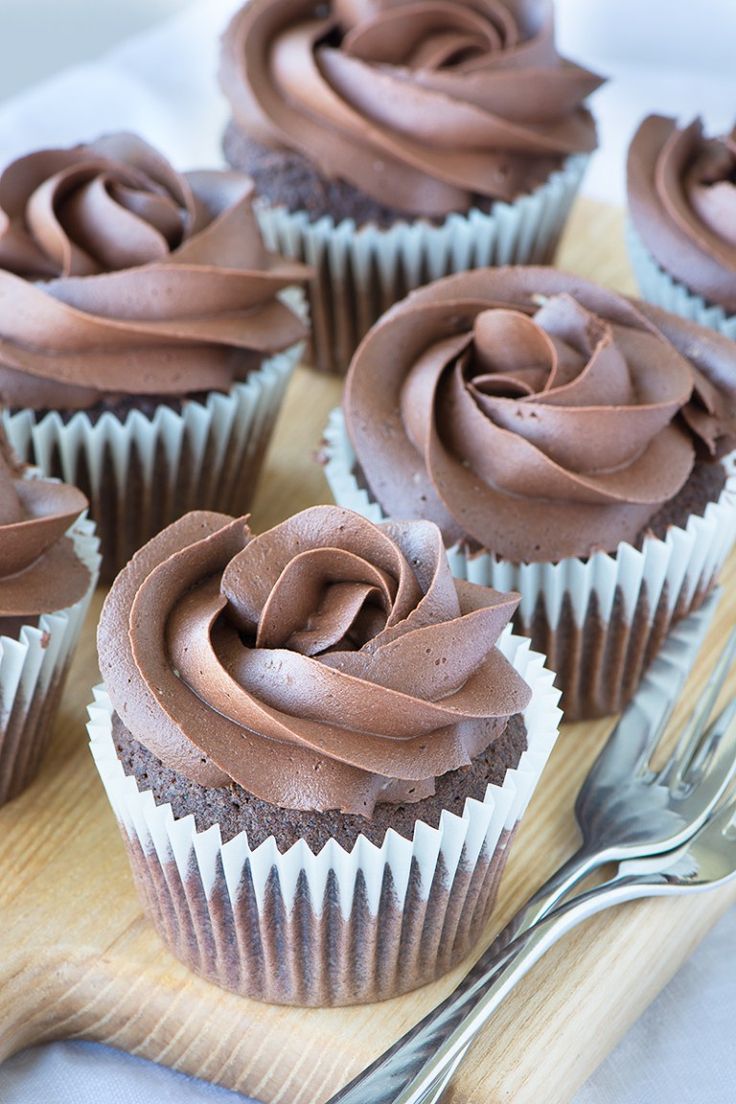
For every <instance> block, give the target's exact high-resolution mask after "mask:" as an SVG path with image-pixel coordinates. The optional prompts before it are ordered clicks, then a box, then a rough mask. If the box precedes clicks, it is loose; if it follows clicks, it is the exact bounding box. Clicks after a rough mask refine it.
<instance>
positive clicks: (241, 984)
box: [89, 506, 559, 1005]
mask: <svg viewBox="0 0 736 1104" xmlns="http://www.w3.org/2000/svg"><path fill="white" fill-rule="evenodd" d="M517 599H518V596H516V595H509V594H500V593H498V592H496V591H493V590H490V589H487V588H484V587H479V586H475V585H473V584H470V583H467V582H461V581H457V580H455V579H453V577H452V574H451V572H450V568H449V565H448V562H447V558H446V555H445V551H444V548H443V545H442V537H441V534H440V532H439V530H438V529H437V528H436V526H434V525H432V524H431V523H429V522H418V521H415V522H407V523H403V522H397V523H394V522H386V523H383V524H381V525H379V526H375V525H373V524H372V523H370V522H368V521H366V520H365V519H364V518H362V517H360V516H359V515H357V514H354V513H353V512H352V511H349V510H343V509H340V508H338V507H334V506H319V507H315V508H313V509H310V510H306V511H304V512H303V513H301V514H298V515H296V516H295V517H293V518H291V519H289V520H288V521H286V522H284V523H283V524H281V525H278V526H277V527H276V528H274V529H272V530H270V531H269V532H267V533H264V534H263V535H261V536H257V537H254V536H253V535H252V534H251V533H250V532H249V530H248V528H247V525H246V524H245V522H244V520H243V519H242V518H241V519H234V518H231V517H228V516H225V515H221V514H212V513H192V514H189V515H187V516H186V517H184V518H182V519H181V520H180V521H178V522H176V523H174V524H173V525H172V526H170V527H169V528H168V529H166V530H165V531H164V532H163V533H161V534H159V535H158V536H157V537H155V538H154V539H153V540H152V541H151V542H150V543H149V544H147V545H146V546H145V547H144V548H143V549H141V551H140V552H138V554H137V555H136V556H135V557H134V558H133V560H132V561H131V563H130V564H129V565H128V566H127V567H126V568H125V569H124V571H123V572H122V573H121V574H120V576H119V577H118V579H117V580H116V581H115V583H114V584H113V587H112V590H111V591H110V594H109V596H108V599H107V602H106V604H105V607H104V610H103V613H102V619H101V622H100V628H99V634H98V645H99V653H100V662H101V669H102V674H103V677H104V679H105V686H104V687H101V688H99V690H98V691H97V692H96V698H97V701H96V704H95V705H94V706H92V707H91V708H90V717H91V720H90V724H89V731H90V735H91V743H92V751H93V754H94V757H95V760H96V762H97V766H98V769H99V771H100V774H101V776H102V779H103V782H104V784H105V787H106V790H107V793H108V797H109V798H110V801H111V804H112V806H113V809H114V811H115V814H116V816H117V818H118V820H119V822H120V826H121V829H122V833H123V839H124V841H125V843H126V847H127V849H128V853H129V858H130V861H131V864H132V867H133V871H134V874H135V877H136V881H137V884H138V888H139V890H140V893H141V896H142V898H143V901H144V903H145V905H146V908H147V911H148V913H149V915H150V916H151V918H152V920H153V922H154V923H155V925H156V927H157V928H158V931H159V933H160V934H161V936H162V938H163V939H164V940H165V942H166V943H167V944H168V945H169V947H170V948H171V949H172V951H173V952H174V954H176V955H177V956H178V957H179V958H181V959H182V960H183V961H184V962H185V963H186V964H187V965H188V966H189V967H191V968H192V969H193V970H195V971H196V972H197V973H199V974H201V975H202V976H204V977H206V978H208V979H209V980H211V981H214V982H215V983H217V984H219V985H222V986H224V987H226V988H228V989H233V990H235V991H236V992H239V993H242V994H244V995H247V996H250V997H255V998H257V999H260V1000H266V1001H271V1002H276V1003H287V1004H304V1005H336V1004H350V1003H356V1002H365V1001H372V1000H380V999H383V998H386V997H390V996H394V995H396V994H398V993H401V992H404V991H407V990H409V989H412V988H414V987H416V986H419V985H422V984H424V983H425V982H428V981H430V980H431V979H432V978H435V977H437V976H438V975H440V974H441V973H443V972H444V971H446V970H448V969H450V967H451V966H453V965H454V964H455V963H457V962H459V961H460V960H461V959H462V958H463V957H464V956H465V955H466V954H467V953H468V952H469V951H470V949H471V948H472V946H473V944H474V943H475V942H476V940H477V939H478V938H479V936H480V934H481V932H482V930H483V928H484V926H485V923H486V921H487V919H488V917H489V915H490V913H491V911H492V909H493V903H494V899H495V895H496V890H497V887H498V881H499V879H500V876H501V872H502V870H503V866H504V863H505V861H506V857H507V854H508V850H509V845H510V842H511V838H512V836H513V834H514V831H515V829H516V826H517V824H518V822H519V819H520V818H521V816H522V814H523V812H524V810H525V809H526V806H527V803H528V801H529V799H530V796H531V794H532V791H533V790H534V787H535V786H536V783H537V781H538V779H539V776H540V773H541V771H542V768H543V766H544V764H545V762H546V759H547V756H548V754H549V752H550V750H551V748H552V745H553V743H554V740H555V737H556V729H557V723H558V719H559V710H558V709H557V708H556V702H557V698H558V696H559V695H558V693H557V692H556V691H555V690H554V689H553V687H552V682H553V678H554V676H553V675H552V673H551V672H549V671H546V670H545V669H544V667H543V657H541V656H539V655H536V654H535V653H534V652H531V651H530V649H529V643H528V641H526V640H522V639H521V638H520V637H516V636H513V635H512V634H511V633H510V632H509V631H508V630H507V629H506V625H507V622H508V620H509V618H510V616H511V614H512V612H513V609H514V607H515V605H516V602H517Z"/></svg>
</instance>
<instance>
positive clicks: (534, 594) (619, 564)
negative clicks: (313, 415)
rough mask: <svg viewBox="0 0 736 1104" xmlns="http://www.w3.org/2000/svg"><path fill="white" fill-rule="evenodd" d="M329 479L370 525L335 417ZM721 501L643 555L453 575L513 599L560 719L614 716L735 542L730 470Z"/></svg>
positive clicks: (372, 512) (376, 516) (495, 563)
mask: <svg viewBox="0 0 736 1104" xmlns="http://www.w3.org/2000/svg"><path fill="white" fill-rule="evenodd" d="M323 457H324V461H325V475H326V477H327V481H328V483H329V485H330V489H331V491H332V494H333V497H334V499H335V501H336V502H337V503H338V505H340V506H346V507H349V508H350V509H352V510H355V511H356V512H357V513H360V514H363V515H364V516H365V517H367V518H369V519H370V520H371V521H374V522H378V521H385V520H386V518H385V515H384V513H383V511H382V510H381V507H380V506H379V505H378V503H377V502H375V501H374V500H373V499H372V498H371V497H370V494H369V493H368V491H367V490H366V489H365V488H364V487H362V486H360V484H359V483H358V480H357V478H356V473H355V463H356V461H355V453H354V451H353V447H352V444H351V442H350V438H349V436H348V433H347V430H346V426H345V419H344V416H343V413H342V411H341V410H334V411H333V412H332V414H331V415H330V419H329V422H328V425H327V428H326V430H325V435H324V449H323ZM725 464H726V467H727V470H728V472H729V475H728V478H727V481H726V485H725V487H724V488H723V491H722V492H721V495H720V497H719V499H718V501H717V502H711V503H709V504H708V505H707V507H706V509H705V511H704V514H703V516H702V517H698V516H696V515H692V516H691V517H690V518H689V519H688V522H687V525H686V526H685V528H680V527H679V526H674V525H673V526H670V528H669V529H668V531H667V536H666V538H665V539H664V540H659V539H658V538H656V537H653V536H651V537H646V538H645V539H644V541H643V542H642V546H641V548H640V549H637V548H635V547H634V546H633V545H631V544H628V543H627V542H626V541H622V542H621V543H620V544H619V546H618V548H617V549H616V551H615V552H612V553H606V552H596V553H595V554H594V555H592V556H590V557H589V558H588V559H587V560H581V559H578V558H575V557H570V558H568V559H564V560H560V561H559V563H531V564H514V563H509V562H506V561H504V560H499V559H497V558H496V557H495V556H492V555H490V554H489V553H487V552H486V553H478V552H475V553H470V552H468V551H467V550H466V549H464V548H463V547H462V546H461V545H455V546H453V547H452V548H450V549H449V550H448V553H447V555H448V560H449V562H450V566H451V568H452V571H453V574H454V575H456V576H457V577H458V578H460V579H468V580H470V582H473V583H481V584H483V585H484V586H492V587H495V588H496V589H497V590H516V591H518V592H519V593H520V594H521V603H520V605H519V609H518V611H517V613H516V615H515V618H514V627H515V629H516V630H517V631H518V632H520V633H523V634H524V635H526V636H529V637H530V638H531V641H532V646H533V647H534V648H537V649H538V650H539V651H543V652H544V654H545V655H546V656H547V662H548V664H549V666H550V667H551V668H552V669H553V670H554V671H556V672H557V685H558V686H559V687H560V688H561V690H562V707H563V709H564V712H565V719H566V720H577V719H580V718H582V717H593V716H605V715H607V714H609V713H615V712H618V711H619V710H620V709H621V708H622V707H623V705H624V704H625V703H626V702H627V701H628V700H629V698H630V697H631V695H632V694H633V693H634V691H635V690H636V687H637V686H638V684H639V682H640V681H641V677H642V675H643V673H644V671H645V670H646V667H647V666H648V665H649V662H650V661H651V660H652V658H653V657H654V655H655V654H656V652H657V651H658V650H659V647H660V646H661V644H662V641H663V640H664V638H665V636H666V635H667V632H668V631H669V628H670V625H671V624H672V623H673V622H674V621H676V620H679V619H680V618H682V617H686V616H687V615H688V614H689V613H691V612H692V611H693V610H695V609H697V608H698V607H699V606H700V605H701V604H702V602H703V600H704V598H705V596H706V595H707V594H708V592H709V591H710V590H711V589H712V587H713V586H714V585H715V582H716V579H717V577H718V574H719V572H720V570H721V568H722V567H723V564H724V562H725V560H726V557H727V556H728V554H729V552H730V551H731V549H732V547H733V544H734V540H736V475H735V474H734V472H735V471H736V464H735V463H734V456H733V455H732V456H731V457H729V458H728V459H727V461H725Z"/></svg>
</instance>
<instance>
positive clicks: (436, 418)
mask: <svg viewBox="0 0 736 1104" xmlns="http://www.w3.org/2000/svg"><path fill="white" fill-rule="evenodd" d="M344 406H345V413H346V418H347V424H348V430H349V434H350V437H351V440H352V443H353V445H354V448H355V452H356V456H357V461H358V464H359V466H360V470H361V473H362V475H363V476H364V478H365V479H366V481H367V483H368V486H369V488H370V491H371V493H372V495H373V496H374V498H375V499H376V500H377V501H378V502H379V503H380V505H381V506H382V508H383V510H384V512H385V513H386V514H388V515H389V516H391V517H402V518H412V517H425V518H429V519H431V520H432V521H434V522H436V524H437V525H438V526H439V527H440V528H441V530H442V532H443V534H444V536H445V540H446V542H447V543H448V544H452V543H454V542H455V541H458V540H465V541H468V542H470V543H471V544H477V545H480V546H482V547H484V548H486V549H489V550H491V551H492V552H494V553H495V554H496V555H498V556H500V557H501V558H503V559H507V560H511V561H513V562H537V561H557V560H559V559H563V558H565V557H568V556H588V555H590V554H591V553H592V552H593V551H595V550H596V549H605V550H608V551H612V550H614V549H615V548H616V547H617V545H618V543H619V542H620V541H622V540H629V541H632V540H634V539H635V538H636V536H637V534H638V533H639V532H640V531H641V530H642V529H643V528H644V527H645V526H646V524H647V522H648V521H649V519H650V518H652V517H653V515H654V514H655V513H656V512H657V510H658V509H659V508H660V507H661V506H662V505H663V504H664V503H665V502H668V501H669V500H670V499H672V498H673V497H674V496H675V495H676V494H677V492H678V491H679V490H680V489H681V488H682V486H683V485H684V483H685V482H686V480H687V478H688V476H689V474H690V472H691V470H692V467H693V463H694V459H695V455H696V448H697V449H699V450H700V451H701V452H702V453H703V454H705V455H712V456H716V455H720V454H722V453H723V452H724V451H726V450H728V449H729V448H730V447H733V443H734V438H735V437H736V346H734V345H733V343H732V342H729V341H727V339H726V338H722V337H720V335H717V334H711V333H710V331H705V330H703V329H702V328H701V327H696V326H693V325H692V324H690V323H687V322H684V321H682V320H680V319H674V318H672V317H671V316H669V315H665V314H664V313H663V312H661V311H657V310H655V309H654V308H651V307H648V306H645V305H644V304H636V305H635V304H634V303H632V302H630V301H628V300H626V299H624V298H623V297H622V296H620V295H617V294H616V293H614V292H611V291H607V290H605V289H603V288H599V287H596V286H595V285H593V284H589V283H587V282H586V281H583V280H579V279H577V278H575V277H572V276H566V275H564V274H563V273H559V272H556V271H554V270H552V269H542V268H508V269H488V270H480V271H475V272H469V273H463V274H461V275H459V276H454V277H450V278H448V279H445V280H440V281H438V282H437V283H435V284H432V285H429V286H428V287H426V288H423V289H421V290H420V291H418V292H416V293H413V294H412V295H410V296H409V297H408V299H405V300H404V301H403V302H402V303H400V304H398V305H397V306H395V307H394V308H393V309H392V310H391V311H389V312H388V314H386V315H384V318H383V319H382V320H381V321H380V322H379V323H378V324H377V325H376V326H375V327H374V328H373V330H372V331H371V332H370V333H369V334H368V336H367V337H366V338H365V340H364V341H363V343H362V345H361V346H360V348H359V349H358V351H357V353H356V354H355V357H354V359H353V363H352V365H351V367H350V371H349V374H348V380H347V387H346V392H345V400H344Z"/></svg>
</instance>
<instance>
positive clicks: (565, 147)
mask: <svg viewBox="0 0 736 1104" xmlns="http://www.w3.org/2000/svg"><path fill="white" fill-rule="evenodd" d="M220 81H221V84H222V87H223V90H224V92H225V94H226V95H227V97H228V99H229V101H230V104H231V108H232V111H233V116H234V119H235V121H236V123H237V124H238V125H239V126H241V127H242V129H243V130H245V131H246V133H247V134H249V135H250V136H251V137H252V138H254V139H255V140H256V141H259V142H261V143H263V144H265V145H269V146H272V147H276V148H286V149H289V150H296V151H298V152H299V153H301V154H303V155H304V156H305V157H307V158H308V159H309V160H310V161H312V162H313V163H314V164H316V166H317V167H318V168H319V170H320V172H321V173H322V174H323V175H324V176H326V177H328V178H339V179H342V180H345V181H347V182H348V183H350V184H352V185H353V186H354V187H356V188H358V189H359V190H360V191H362V192H363V193H365V194H367V195H369V196H371V197H372V198H373V199H375V200H377V201H378V202H381V203H386V202H387V203H390V205H391V206H392V207H395V208H398V209H400V210H402V211H406V212H410V213H412V214H415V215H427V216H443V215H446V214H448V213H449V212H451V211H467V210H468V209H469V208H470V207H471V206H472V204H473V202H475V201H476V197H483V198H485V199H488V198H490V199H500V200H511V199H514V198H515V197H516V196H518V195H519V194H521V193H524V192H528V191H530V190H531V189H533V188H534V187H535V186H536V185H537V184H539V183H541V181H543V180H544V179H546V177H547V176H548V174H549V172H550V171H551V170H552V169H553V168H554V167H556V166H558V165H559V164H560V163H561V160H562V158H564V157H565V156H566V155H568V154H571V153H576V152H583V151H589V150H592V149H594V148H595V145H596V134H595V124H594V122H593V119H592V117H591V115H590V113H589V112H588V111H587V109H586V108H585V107H583V101H584V99H585V97H586V96H588V95H589V93H591V92H592V91H594V89H596V88H597V87H598V86H599V85H600V84H601V79H600V78H599V77H597V76H595V75H594V74H592V73H589V72H588V71H587V70H585V69H581V68H580V67H579V66H577V65H574V64H572V63H571V62H568V61H566V60H565V59H563V58H561V57H560V56H559V54H558V53H557V51H556V49H555V44H554V26H553V12H552V5H551V3H550V2H549V0H532V2H531V3H530V2H528V0H475V2H464V3H458V2H457V0H333V2H332V3H331V4H330V5H329V6H328V7H325V6H324V5H319V4H317V3H315V2H314V0H252V2H251V3H248V4H246V5H245V7H243V8H242V9H241V10H240V11H239V12H238V13H237V14H236V15H235V17H234V18H233V20H232V22H231V23H230V26H229V27H228V29H227V31H226V32H225V35H224V38H223V48H222V60H221V67H220Z"/></svg>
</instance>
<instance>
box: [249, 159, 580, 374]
mask: <svg viewBox="0 0 736 1104" xmlns="http://www.w3.org/2000/svg"><path fill="white" fill-rule="evenodd" d="M588 159H589V157H588V155H587V154H576V155H574V156H572V157H569V158H568V159H567V160H566V161H565V163H564V165H563V166H562V168H560V169H559V170H557V171H556V172H554V173H552V174H551V175H550V177H549V179H548V180H547V181H545V183H544V184H542V185H540V186H539V187H538V188H537V189H536V190H535V191H533V192H530V193H529V194H528V195H524V196H520V197H519V198H518V199H516V200H514V201H513V202H512V203H501V202H497V203H494V204H493V207H492V209H491V210H490V211H489V212H485V211H480V210H478V209H477V208H474V209H472V210H471V211H469V212H468V214H467V215H459V214H452V215H449V216H448V217H447V218H446V219H445V221H444V222H443V223H441V224H440V225H438V226H435V225H433V224H432V223H431V222H429V221H427V220H425V219H417V220H415V221H413V222H405V221H401V222H397V223H396V224H395V225H394V226H392V227H390V228H388V229H382V228H378V227H376V226H374V225H371V224H367V225H365V226H360V227H356V224H355V221H354V220H353V219H344V220H342V221H341V222H339V223H337V224H335V222H334V220H333V219H332V218H330V217H329V216H325V217H323V218H320V219H318V220H316V221H314V222H312V221H310V218H309V215H308V214H307V213H306V212H304V211H300V212H293V213H292V212H290V211H288V210H287V209H286V208H285V207H271V206H269V205H268V203H267V202H266V201H264V200H263V199H262V198H261V199H259V200H258V201H257V202H256V204H255V210H256V213H257V215H258V219H259V222H260V225H261V231H262V233H263V237H264V239H265V241H266V244H267V246H268V247H269V248H270V249H272V250H276V251H277V252H279V253H281V254H282V255H283V256H287V257H292V258H295V259H298V260H300V261H304V262H305V263H306V264H309V265H311V266H312V267H313V268H314V270H315V277H314V279H313V280H312V281H311V283H310V285H309V300H310V313H311V318H312V350H311V358H310V359H311V363H312V365H313V366H314V367H315V368H318V369H319V370H320V371H323V372H330V373H334V374H337V375H344V373H345V372H346V371H347V368H348V364H349V363H350V358H351V356H352V354H353V352H354V351H355V349H356V348H357V346H358V344H359V342H360V340H361V338H362V337H363V335H364V334H365V333H366V332H367V331H368V330H369V329H370V327H371V326H372V325H373V323H374V322H375V321H376V319H378V318H379V317H380V316H381V315H382V314H383V313H384V311H386V310H387V309H388V308H389V307H390V306H392V304H394V303H396V302H398V301H399V300H400V299H403V298H404V296H405V295H407V294H408V292H409V291H411V290H412V289H413V288H416V287H420V286H421V285H422V284H427V283H430V282H431V281H432V280H437V279H439V278H440V277H441V276H449V275H450V274H451V273H453V272H465V271H467V270H468V269H470V268H483V267H486V266H488V265H505V264H545V263H549V262H550V261H551V259H552V256H553V254H554V252H555V250H556V248H557V244H558V242H559V240H560V237H561V235H562V231H563V229H564V227H565V223H566V222H567V218H568V215H569V213H570V208H571V206H572V203H573V200H574V199H575V196H576V195H577V192H578V190H579V188H580V183H581V181H582V178H583V175H584V173H585V169H586V167H587V164H588Z"/></svg>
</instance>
